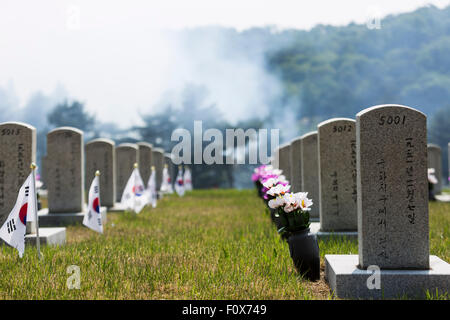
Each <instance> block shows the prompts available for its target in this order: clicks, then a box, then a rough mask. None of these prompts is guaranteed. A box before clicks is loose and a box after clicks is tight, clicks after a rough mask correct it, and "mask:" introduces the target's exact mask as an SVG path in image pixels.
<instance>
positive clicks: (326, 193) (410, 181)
mask: <svg viewBox="0 0 450 320" xmlns="http://www.w3.org/2000/svg"><path fill="white" fill-rule="evenodd" d="M300 140H301V141H302V143H300V151H298V147H297V148H295V147H294V149H293V150H294V152H300V154H301V156H300V162H301V178H300V179H301V180H300V181H301V185H302V189H301V190H300V191H308V192H311V190H314V189H313V188H314V186H313V184H314V183H315V184H316V185H317V186H319V190H318V191H319V195H318V197H316V199H318V200H319V201H316V204H317V202H318V203H319V207H320V221H321V229H323V230H349V229H350V230H357V231H358V232H357V236H358V255H326V256H325V265H326V270H325V273H326V279H327V281H328V282H329V283H330V286H331V289H332V290H333V291H334V293H335V295H336V296H338V297H359V298H368V297H376V298H379V297H385V298H388V297H398V296H401V295H404V294H406V295H409V296H421V297H424V296H425V291H426V290H427V289H428V290H430V291H431V292H433V293H435V292H436V290H438V292H440V293H445V292H446V291H448V289H449V288H450V265H449V264H448V263H446V262H445V261H443V260H441V259H439V258H438V257H436V256H430V252H429V221H428V177H427V169H428V167H434V168H435V169H436V171H437V172H436V175H437V176H439V177H441V176H442V173H441V172H442V171H441V170H442V169H441V168H440V166H439V163H440V160H439V159H438V160H436V159H437V158H438V156H434V155H433V154H434V153H436V154H437V153H438V151H436V150H437V148H435V147H434V146H432V145H431V146H428V147H427V129H426V116H425V115H424V114H423V113H421V112H419V111H417V110H415V109H412V108H409V107H405V106H400V105H382V106H375V107H372V108H368V109H365V110H363V111H361V112H359V113H358V114H357V115H356V121H354V120H353V119H342V118H337V119H330V120H328V121H325V122H322V123H320V124H319V125H318V132H317V133H316V132H312V133H309V134H306V135H304V136H302V137H301V138H300ZM291 145H294V146H295V144H291ZM283 147H285V146H283ZM314 149H315V151H314ZM279 151H280V157H281V155H282V152H281V148H280V150H279ZM290 158H291V159H293V157H292V156H291V157H290ZM312 162H315V163H316V167H315V166H314V164H313V163H312ZM279 163H280V169H283V168H282V167H281V164H283V160H282V159H281V158H280V159H279ZM291 166H293V165H292V164H291ZM294 172H296V174H298V170H297V171H294ZM291 174H292V171H291ZM291 179H296V177H295V176H292V175H291ZM313 179H315V182H309V181H313ZM311 197H312V198H313V200H314V197H315V193H314V191H313V192H312V193H311ZM373 267H376V268H378V269H379V270H381V286H380V288H375V289H379V290H372V289H374V288H373V286H371V285H370V284H368V280H367V279H368V277H369V276H371V275H372V273H371V272H367V271H366V270H367V269H368V268H373Z"/></svg>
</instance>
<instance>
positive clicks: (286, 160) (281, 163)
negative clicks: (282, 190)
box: [278, 143, 291, 183]
mask: <svg viewBox="0 0 450 320" xmlns="http://www.w3.org/2000/svg"><path fill="white" fill-rule="evenodd" d="M290 148H291V145H290V144H289V143H285V144H283V145H281V146H280V147H279V148H278V168H279V169H281V170H283V173H282V174H283V175H284V176H285V177H286V179H287V180H289V183H290V182H291V181H290V179H291V151H290Z"/></svg>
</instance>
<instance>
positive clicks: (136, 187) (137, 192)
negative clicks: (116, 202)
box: [133, 186, 143, 197]
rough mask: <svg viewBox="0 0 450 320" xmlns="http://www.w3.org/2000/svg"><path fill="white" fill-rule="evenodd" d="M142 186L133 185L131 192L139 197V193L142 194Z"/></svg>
mask: <svg viewBox="0 0 450 320" xmlns="http://www.w3.org/2000/svg"><path fill="white" fill-rule="evenodd" d="M142 189H143V188H142V187H141V186H134V187H133V193H134V194H135V195H137V196H138V197H140V196H141V195H142V193H141V192H142Z"/></svg>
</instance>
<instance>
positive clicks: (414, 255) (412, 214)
mask: <svg viewBox="0 0 450 320" xmlns="http://www.w3.org/2000/svg"><path fill="white" fill-rule="evenodd" d="M356 119H357V120H356V121H357V122H356V130H357V138H356V139H357V146H356V147H357V159H358V167H357V170H358V178H357V184H358V223H359V224H360V225H359V226H358V231H359V260H360V261H359V262H360V265H361V267H362V268H367V267H368V266H369V265H378V266H379V267H380V268H382V269H405V268H414V269H428V268H429V238H428V236H429V231H428V182H427V181H428V178H427V162H426V159H427V144H426V141H427V131H426V130H427V129H426V116H425V115H424V114H423V113H421V112H419V111H416V110H414V109H411V108H407V107H403V106H378V107H373V108H369V109H366V110H363V111H361V112H360V113H358V114H357V115H356Z"/></svg>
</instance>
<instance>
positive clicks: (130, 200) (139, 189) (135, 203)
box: [120, 164, 148, 213]
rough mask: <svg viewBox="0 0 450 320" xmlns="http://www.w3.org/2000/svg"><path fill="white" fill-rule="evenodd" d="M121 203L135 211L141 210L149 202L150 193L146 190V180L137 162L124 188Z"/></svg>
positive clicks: (127, 208)
mask: <svg viewBox="0 0 450 320" xmlns="http://www.w3.org/2000/svg"><path fill="white" fill-rule="evenodd" d="M120 203H121V205H122V206H123V207H124V208H125V209H126V210H132V211H134V212H135V213H139V212H141V210H142V209H143V208H144V207H145V206H146V205H147V204H148V194H147V192H145V187H144V182H143V181H142V178H141V175H140V173H139V170H138V168H137V164H135V167H134V169H133V172H132V173H131V176H130V178H129V179H128V182H127V185H126V186H125V189H124V190H123V193H122V199H121V201H120Z"/></svg>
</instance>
